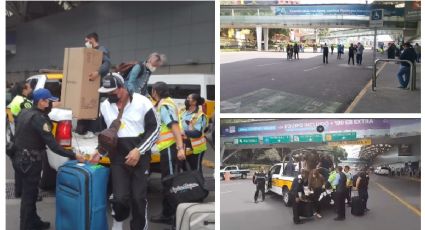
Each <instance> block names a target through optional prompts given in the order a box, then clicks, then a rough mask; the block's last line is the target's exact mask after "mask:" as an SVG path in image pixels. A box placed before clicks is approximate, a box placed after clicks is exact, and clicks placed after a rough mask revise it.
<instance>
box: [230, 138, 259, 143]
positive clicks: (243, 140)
mask: <svg viewBox="0 0 425 230" xmlns="http://www.w3.org/2000/svg"><path fill="white" fill-rule="evenodd" d="M233 143H234V144H235V145H257V144H258V143H259V141H258V137H242V138H236V139H234V140H233Z"/></svg>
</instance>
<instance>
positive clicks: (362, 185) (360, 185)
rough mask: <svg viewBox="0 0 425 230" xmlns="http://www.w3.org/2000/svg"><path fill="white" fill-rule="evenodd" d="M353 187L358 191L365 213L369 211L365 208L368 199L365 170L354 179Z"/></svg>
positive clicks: (367, 178) (367, 176) (367, 181)
mask: <svg viewBox="0 0 425 230" xmlns="http://www.w3.org/2000/svg"><path fill="white" fill-rule="evenodd" d="M355 185H356V186H355V187H356V189H357V190H358V191H359V197H360V199H361V200H362V206H363V209H364V210H365V211H369V209H368V208H367V200H368V198H369V193H368V187H369V175H368V173H367V171H366V170H363V171H361V172H360V173H359V176H358V177H357V178H356V181H355Z"/></svg>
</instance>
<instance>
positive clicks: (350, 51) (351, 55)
mask: <svg viewBox="0 0 425 230" xmlns="http://www.w3.org/2000/svg"><path fill="white" fill-rule="evenodd" d="M355 52H356V51H355V48H354V45H353V43H351V45H350V47H349V48H348V64H350V60H351V61H352V62H353V65H354V53H355Z"/></svg>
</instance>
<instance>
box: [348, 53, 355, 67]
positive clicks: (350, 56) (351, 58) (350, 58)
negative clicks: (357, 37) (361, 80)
mask: <svg viewBox="0 0 425 230" xmlns="http://www.w3.org/2000/svg"><path fill="white" fill-rule="evenodd" d="M350 60H352V61H353V65H354V54H353V55H348V64H350Z"/></svg>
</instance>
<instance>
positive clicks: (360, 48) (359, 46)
mask: <svg viewBox="0 0 425 230" xmlns="http://www.w3.org/2000/svg"><path fill="white" fill-rule="evenodd" d="M363 50H364V46H363V45H362V44H361V43H360V42H359V43H357V52H356V63H357V65H361V64H362V60H363Z"/></svg>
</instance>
